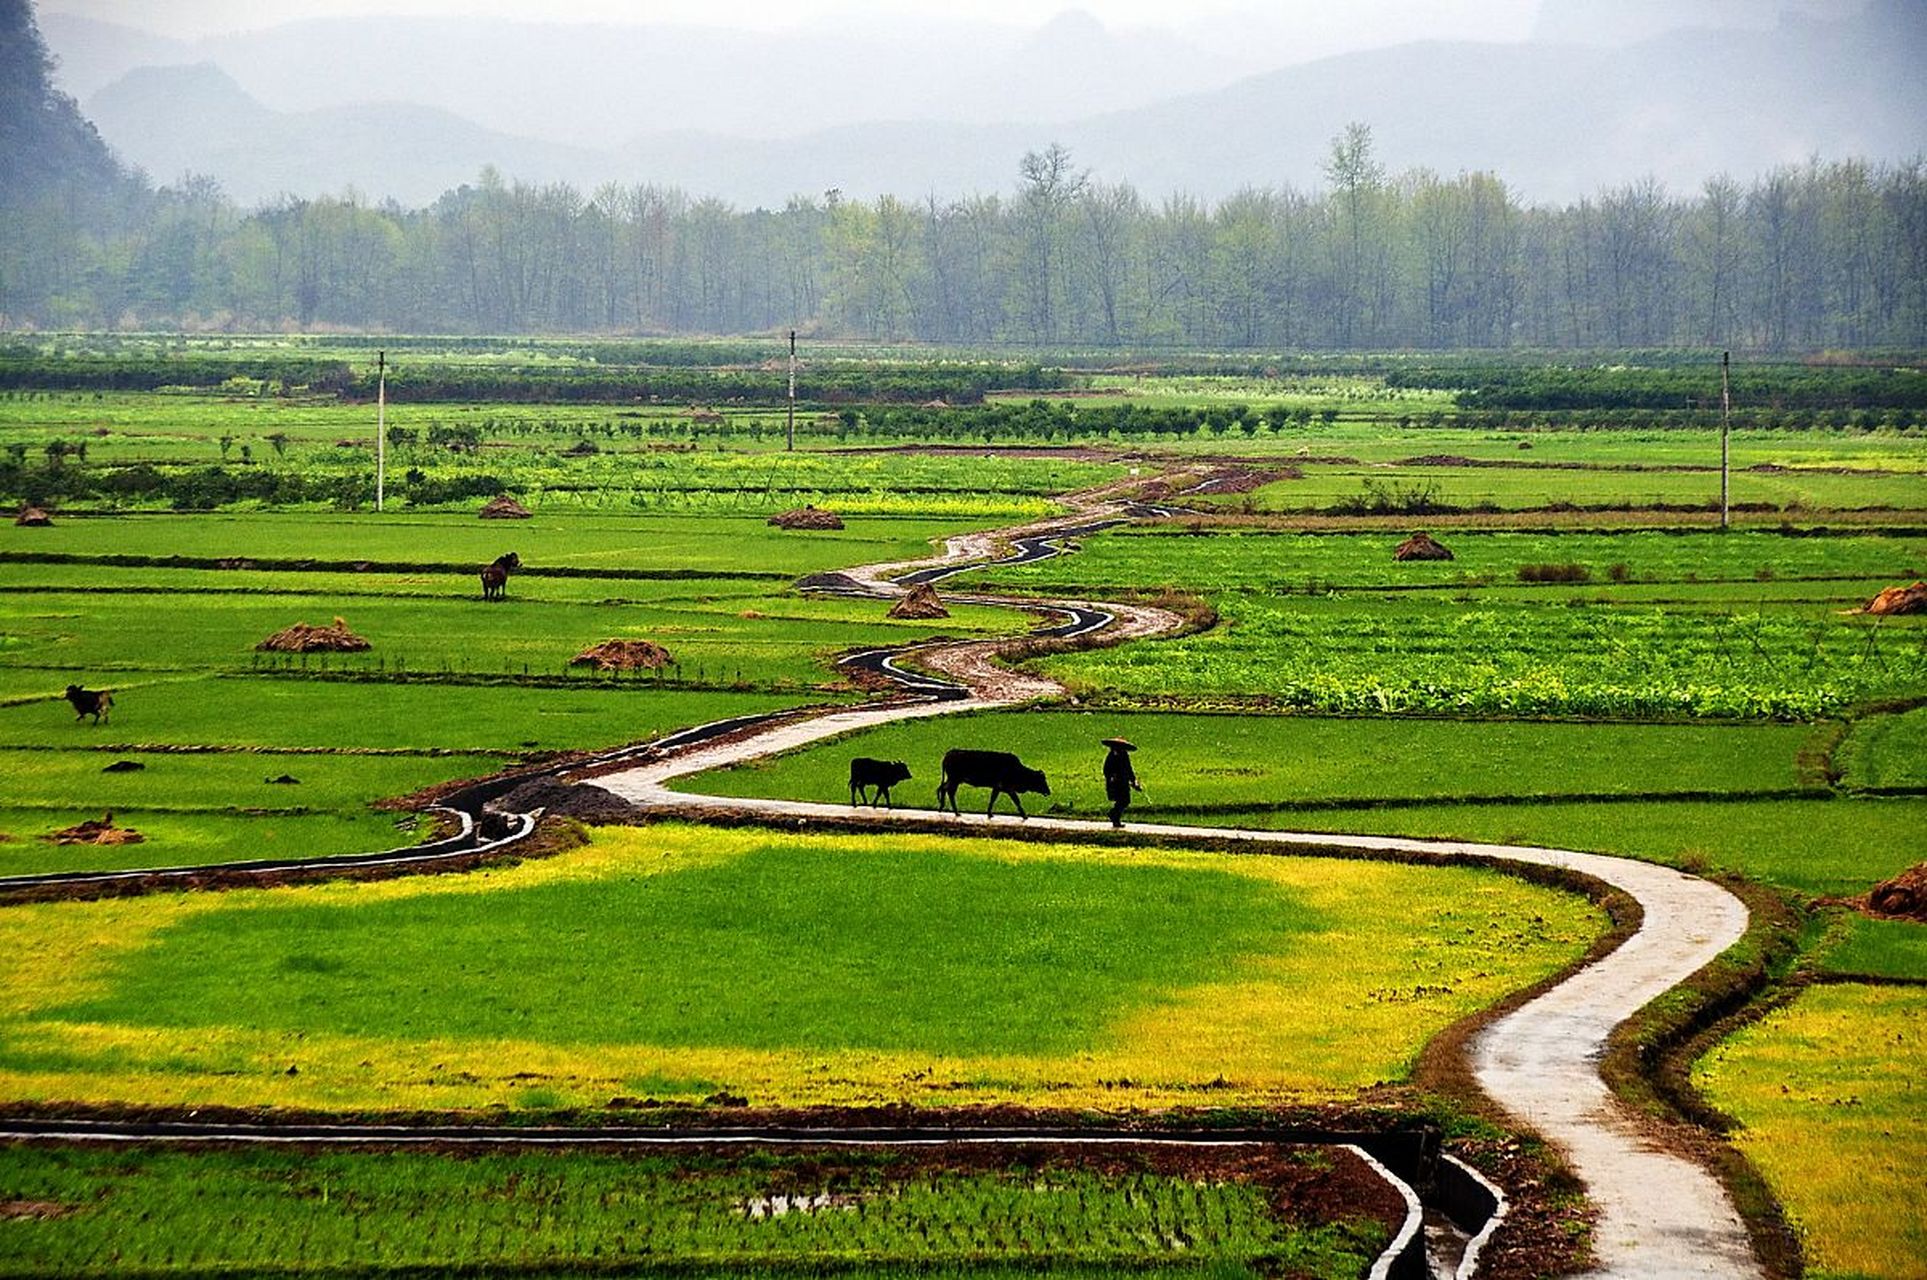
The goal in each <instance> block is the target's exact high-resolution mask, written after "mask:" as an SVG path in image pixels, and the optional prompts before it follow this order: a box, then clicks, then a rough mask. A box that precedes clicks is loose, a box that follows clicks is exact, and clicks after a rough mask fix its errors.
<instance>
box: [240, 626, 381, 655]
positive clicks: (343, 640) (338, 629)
mask: <svg viewBox="0 0 1927 1280" xmlns="http://www.w3.org/2000/svg"><path fill="white" fill-rule="evenodd" d="M254 647H255V649H256V651H257V652H260V653H360V652H361V651H362V650H364V649H367V648H369V647H370V645H369V644H368V642H367V641H366V640H364V639H362V638H361V637H360V636H358V635H356V634H355V633H354V632H352V631H350V630H348V624H347V623H346V622H343V621H342V620H341V619H340V618H336V619H335V620H334V621H333V622H332V623H330V624H329V625H327V626H325V627H311V626H309V625H308V624H307V623H305V622H297V623H295V624H294V625H293V626H292V627H289V628H287V629H286V630H284V631H277V632H275V633H274V634H273V635H271V636H269V637H268V638H267V639H266V640H263V641H262V642H261V643H260V644H257V645H255V646H254Z"/></svg>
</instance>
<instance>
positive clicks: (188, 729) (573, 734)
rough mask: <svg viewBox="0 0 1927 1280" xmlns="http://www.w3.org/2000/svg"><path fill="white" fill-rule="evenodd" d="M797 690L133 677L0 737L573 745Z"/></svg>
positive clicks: (738, 708) (697, 720)
mask: <svg viewBox="0 0 1927 1280" xmlns="http://www.w3.org/2000/svg"><path fill="white" fill-rule="evenodd" d="M817 696H818V697H822V696H823V695H817ZM799 701H802V699H799V698H798V697H797V695H795V694H793V693H792V694H780V693H732V692H726V691H722V690H710V691H697V690H656V689H652V688H650V687H649V685H648V683H647V682H646V681H640V680H636V681H632V680H628V679H623V680H619V681H617V680H595V679H590V678H587V677H584V678H583V679H582V680H581V682H580V687H572V688H540V687H517V686H512V685H507V686H495V685H490V686H467V685H438V684H435V683H432V682H416V683H396V682H394V681H385V682H367V683H362V682H355V681H334V680H302V679H296V678H280V677H272V676H236V677H217V678H208V679H201V680H178V681H170V682H165V683H156V684H151V685H143V686H139V687H137V688H135V689H133V690H131V691H129V692H127V693H126V694H124V695H123V696H119V697H116V699H115V701H114V710H113V717H112V719H111V720H110V721H109V723H107V724H102V725H94V724H93V723H92V722H91V721H89V722H82V723H76V722H75V721H74V718H73V712H72V709H71V708H69V707H68V706H67V704H66V702H64V701H46V702H34V703H27V704H23V705H16V706H11V707H0V746H47V745H53V746H60V747H108V746H139V745H143V744H152V745H196V744H203V745H221V746H239V747H269V748H273V747H306V748H327V747H341V748H354V747H371V748H380V749H402V750H409V751H429V750H437V749H441V750H450V749H454V750H467V751H516V750H519V749H528V750H535V749H540V750H571V749H577V748H596V747H611V746H619V745H621V744H622V743H625V742H639V741H642V740H643V739H646V738H651V737H655V736H657V735H659V734H662V733H665V732H667V731H669V730H671V729H676V728H681V727H683V726H685V725H693V724H704V723H707V722H708V721H711V720H721V719H724V718H726V717H729V716H739V715H749V714H753V713H756V712H761V711H776V710H780V709H782V708H784V707H789V706H795V705H797V704H798V702H799ZM102 763H107V762H106V761H103V762H102ZM277 772H279V770H277Z"/></svg>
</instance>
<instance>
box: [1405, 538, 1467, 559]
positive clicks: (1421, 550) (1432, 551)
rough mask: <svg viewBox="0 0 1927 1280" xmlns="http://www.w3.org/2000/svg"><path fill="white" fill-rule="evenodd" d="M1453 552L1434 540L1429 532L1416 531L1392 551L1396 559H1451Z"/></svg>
mask: <svg viewBox="0 0 1927 1280" xmlns="http://www.w3.org/2000/svg"><path fill="white" fill-rule="evenodd" d="M1452 558H1453V556H1452V553H1451V552H1450V551H1447V550H1446V549H1445V547H1444V546H1443V545H1441V544H1440V543H1437V542H1434V541H1433V540H1432V535H1431V534H1429V533H1415V534H1413V535H1412V536H1411V537H1409V538H1407V539H1406V540H1405V541H1403V542H1401V543H1399V544H1398V549H1397V550H1395V551H1393V552H1392V559H1394V560H1450V559H1452Z"/></svg>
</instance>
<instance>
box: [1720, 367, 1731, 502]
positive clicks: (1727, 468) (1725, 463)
mask: <svg viewBox="0 0 1927 1280" xmlns="http://www.w3.org/2000/svg"><path fill="white" fill-rule="evenodd" d="M1732 360H1733V353H1732V352H1731V351H1722V352H1720V528H1722V529H1724V528H1726V527H1727V523H1726V522H1727V497H1728V495H1729V493H1730V490H1729V488H1728V481H1729V479H1730V475H1729V473H1730V472H1731V470H1732V462H1733V453H1732V448H1731V445H1730V444H1729V443H1728V441H1727V432H1728V428H1729V425H1730V422H1731V419H1732V417H1733V387H1732V382H1731V380H1730V379H1729V377H1728V376H1727V367H1728V365H1730V364H1731V363H1732Z"/></svg>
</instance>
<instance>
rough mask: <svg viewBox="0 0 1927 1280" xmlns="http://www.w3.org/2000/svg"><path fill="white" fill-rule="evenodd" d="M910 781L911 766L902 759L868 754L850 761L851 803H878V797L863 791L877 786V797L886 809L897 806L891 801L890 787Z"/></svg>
mask: <svg viewBox="0 0 1927 1280" xmlns="http://www.w3.org/2000/svg"><path fill="white" fill-rule="evenodd" d="M908 781H910V768H909V766H908V765H906V764H904V763H903V761H901V760H872V759H870V757H868V756H858V757H857V758H856V759H854V760H852V761H850V803H851V804H853V805H854V804H860V803H867V804H870V805H874V804H876V802H877V800H876V799H871V798H869V797H866V796H865V795H864V794H863V793H864V792H865V791H867V790H868V789H870V788H871V787H875V788H876V793H877V799H881V800H882V801H883V806H884V808H886V809H894V808H896V806H895V805H894V804H892V803H890V788H891V787H894V786H896V785H897V783H899V782H908Z"/></svg>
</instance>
